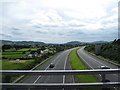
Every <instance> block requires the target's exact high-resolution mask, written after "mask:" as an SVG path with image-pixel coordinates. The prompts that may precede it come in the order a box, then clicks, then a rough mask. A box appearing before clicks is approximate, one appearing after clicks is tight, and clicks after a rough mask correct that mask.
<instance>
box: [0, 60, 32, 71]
mask: <svg viewBox="0 0 120 90" xmlns="http://www.w3.org/2000/svg"><path fill="white" fill-rule="evenodd" d="M0 62H1V60H0ZM33 62H34V60H21V61H15V60H3V61H2V70H20V69H25V67H27V68H28V67H29V68H30V67H31V64H32V63H33Z"/></svg>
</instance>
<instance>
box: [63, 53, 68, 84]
mask: <svg viewBox="0 0 120 90" xmlns="http://www.w3.org/2000/svg"><path fill="white" fill-rule="evenodd" d="M67 59H68V55H67V57H66V59H65V64H64V70H65V68H66V63H67ZM63 83H65V75H63Z"/></svg>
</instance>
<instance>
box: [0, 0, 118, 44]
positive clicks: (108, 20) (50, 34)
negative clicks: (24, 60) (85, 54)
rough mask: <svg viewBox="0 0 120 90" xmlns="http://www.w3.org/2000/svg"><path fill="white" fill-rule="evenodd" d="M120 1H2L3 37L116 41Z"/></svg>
mask: <svg viewBox="0 0 120 90" xmlns="http://www.w3.org/2000/svg"><path fill="white" fill-rule="evenodd" d="M118 1H119V0H2V1H0V8H1V9H0V13H2V14H0V21H2V22H0V27H1V29H2V30H1V32H0V37H1V38H2V39H3V40H12V41H42V42H46V43H65V42H69V41H81V42H93V41H112V40H114V39H116V38H118Z"/></svg>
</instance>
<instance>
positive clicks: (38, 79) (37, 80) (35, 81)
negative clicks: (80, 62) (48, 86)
mask: <svg viewBox="0 0 120 90" xmlns="http://www.w3.org/2000/svg"><path fill="white" fill-rule="evenodd" d="M58 57H60V55H59V56H58ZM58 57H57V58H58ZM57 58H56V59H54V60H53V61H52V62H55V60H57ZM52 62H51V63H52ZM57 62H58V61H57ZM48 68H49V65H48V66H47V68H46V69H45V70H47V69H48ZM41 76H42V75H40V76H38V78H37V79H36V80H35V81H34V83H36V82H37V81H38V80H39V79H40V78H41Z"/></svg>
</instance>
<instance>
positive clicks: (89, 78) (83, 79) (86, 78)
mask: <svg viewBox="0 0 120 90" xmlns="http://www.w3.org/2000/svg"><path fill="white" fill-rule="evenodd" d="M77 50H78V49H75V50H73V51H72V52H71V53H70V63H71V67H72V69H73V70H87V69H88V68H87V67H86V66H85V65H84V63H83V62H82V61H81V60H80V59H79V57H78V55H77ZM76 80H77V81H76ZM75 81H76V82H79V83H95V82H99V80H98V79H97V78H96V76H94V75H76V76H75ZM84 90H100V89H96V88H95V89H93V88H92V89H84Z"/></svg>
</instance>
